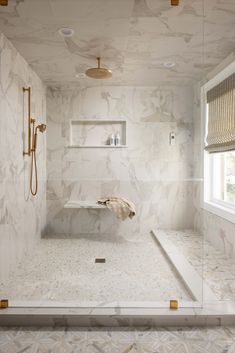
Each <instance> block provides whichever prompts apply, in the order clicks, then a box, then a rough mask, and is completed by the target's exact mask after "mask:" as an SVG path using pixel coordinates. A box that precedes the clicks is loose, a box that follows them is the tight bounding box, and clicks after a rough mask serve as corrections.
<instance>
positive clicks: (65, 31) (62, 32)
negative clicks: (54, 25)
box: [58, 27, 74, 37]
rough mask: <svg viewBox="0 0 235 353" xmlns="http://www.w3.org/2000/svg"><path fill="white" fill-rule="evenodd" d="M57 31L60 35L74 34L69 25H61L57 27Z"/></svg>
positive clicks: (69, 35)
mask: <svg viewBox="0 0 235 353" xmlns="http://www.w3.org/2000/svg"><path fill="white" fill-rule="evenodd" d="M58 32H59V34H60V35H61V36H62V37H72V36H73V35H74V30H73V29H72V28H69V27H62V28H60V29H58Z"/></svg>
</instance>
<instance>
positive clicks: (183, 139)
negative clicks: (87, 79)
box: [47, 86, 194, 236]
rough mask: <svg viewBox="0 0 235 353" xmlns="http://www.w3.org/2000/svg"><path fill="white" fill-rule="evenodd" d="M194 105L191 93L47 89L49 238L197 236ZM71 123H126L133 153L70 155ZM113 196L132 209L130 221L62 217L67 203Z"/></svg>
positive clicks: (96, 214)
mask: <svg viewBox="0 0 235 353" xmlns="http://www.w3.org/2000/svg"><path fill="white" fill-rule="evenodd" d="M192 105H193V92H192V90H191V89H190V87H120V86H119V87H115V86H102V87H100V86H98V87H90V88H84V89H76V88H75V89H74V88H71V89H48V94H47V112H48V114H47V121H48V144H47V148H48V153H47V170H48V196H47V200H48V201H47V204H48V218H47V231H48V233H50V234H51V233H53V234H54V233H66V234H68V233H72V234H77V233H109V234H110V233H112V234H119V235H120V234H121V235H123V236H127V235H129V234H135V233H136V232H138V233H146V232H148V231H149V230H150V229H152V228H153V227H154V228H168V229H182V228H192V226H193V220H194V207H193V203H192V194H193V187H192V185H193V180H192V176H193V158H192V156H193V143H192V141H193V137H192V123H193V117H192ZM69 119H126V120H127V144H128V148H127V149H121V150H115V149H69V148H67V147H66V145H68V143H69ZM171 131H174V132H175V134H176V145H175V146H170V145H169V134H170V132H171ZM113 194H114V195H120V196H124V197H126V198H128V199H130V200H131V201H133V202H134V203H135V205H136V208H137V215H136V217H135V218H134V219H133V220H127V221H125V222H121V221H117V220H116V219H115V218H114V217H113V215H112V214H110V213H109V211H94V210H92V211H87V210H82V211H78V210H70V209H69V210H68V209H67V210H64V209H63V205H64V203H65V202H66V201H67V200H68V199H73V200H75V199H83V200H92V199H93V200H96V199H97V198H99V197H100V196H110V195H113Z"/></svg>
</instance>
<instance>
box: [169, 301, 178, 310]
mask: <svg viewBox="0 0 235 353" xmlns="http://www.w3.org/2000/svg"><path fill="white" fill-rule="evenodd" d="M178 308H179V304H178V300H175V299H174V300H170V309H172V310H177V309H178Z"/></svg>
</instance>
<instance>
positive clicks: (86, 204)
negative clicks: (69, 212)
mask: <svg viewBox="0 0 235 353" xmlns="http://www.w3.org/2000/svg"><path fill="white" fill-rule="evenodd" d="M64 208H80V209H81V208H92V209H106V208H107V207H106V206H104V205H101V204H98V203H97V202H96V201H68V202H66V203H65V204H64Z"/></svg>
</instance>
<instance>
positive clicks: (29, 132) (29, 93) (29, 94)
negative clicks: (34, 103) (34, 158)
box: [23, 87, 32, 156]
mask: <svg viewBox="0 0 235 353" xmlns="http://www.w3.org/2000/svg"><path fill="white" fill-rule="evenodd" d="M23 92H24V93H25V92H28V149H27V151H24V152H23V155H24V156H25V155H28V156H30V154H31V123H32V119H31V88H30V87H28V88H26V87H23Z"/></svg>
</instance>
